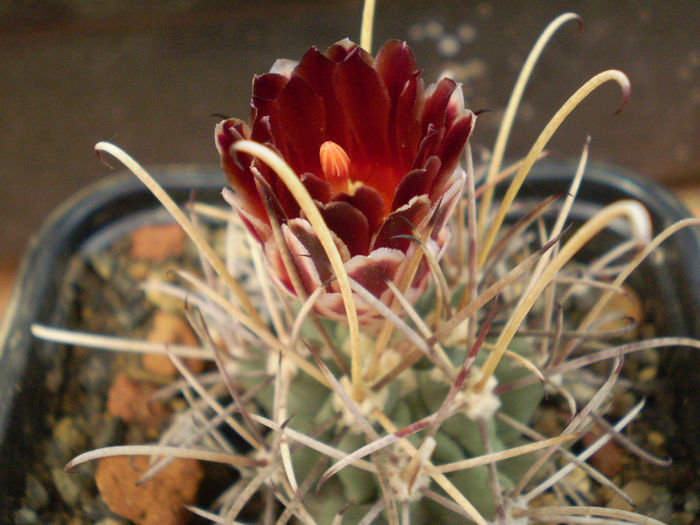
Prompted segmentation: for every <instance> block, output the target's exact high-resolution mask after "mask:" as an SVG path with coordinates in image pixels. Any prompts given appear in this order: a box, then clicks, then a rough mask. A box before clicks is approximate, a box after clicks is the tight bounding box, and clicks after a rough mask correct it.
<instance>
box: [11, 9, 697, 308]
mask: <svg viewBox="0 0 700 525" xmlns="http://www.w3.org/2000/svg"><path fill="white" fill-rule="evenodd" d="M8 4H9V5H8ZM131 5H132V3H129V2H118V1H116V0H114V1H109V0H105V1H100V2H92V1H89V0H53V1H24V2H12V3H7V4H5V3H3V4H0V59H1V60H0V123H1V124H2V126H1V127H0V170H1V171H0V181H1V182H2V191H0V220H1V222H0V309H1V308H2V295H3V294H6V293H7V292H6V290H7V287H8V284H7V283H8V282H11V279H12V268H14V266H15V265H16V262H17V259H18V258H19V256H20V255H21V253H22V251H23V249H24V247H25V245H26V242H27V240H28V238H29V236H30V234H31V232H32V231H33V230H35V229H36V228H37V227H38V225H39V224H40V223H41V221H42V220H43V219H44V218H45V217H46V215H47V214H48V213H49V212H50V211H51V210H52V209H53V208H55V207H56V206H57V205H58V204H59V203H60V202H61V201H63V200H64V199H65V198H66V197H68V196H69V195H71V194H72V193H74V192H75V191H76V190H78V189H80V188H83V187H85V186H86V185H88V184H90V183H91V182H93V181H95V180H96V179H98V178H99V177H101V176H104V175H105V174H107V173H109V170H108V169H106V168H105V167H104V166H102V165H101V164H100V163H99V162H98V161H97V160H96V157H95V156H94V154H93V152H92V147H93V145H94V143H95V142H97V141H98V140H103V139H107V140H110V141H113V142H116V143H117V144H119V145H121V146H122V147H124V148H125V149H126V150H128V151H129V152H131V153H132V154H133V155H134V156H135V157H136V158H138V159H139V160H140V161H141V162H142V163H144V164H146V165H155V164H163V163H215V162H216V161H217V158H216V152H215V149H214V147H213V141H212V130H213V126H214V123H215V119H214V118H212V117H210V116H209V115H210V114H211V113H226V114H230V115H236V116H241V117H245V116H246V115H247V111H248V110H247V108H248V105H247V104H248V102H247V101H248V97H249V91H250V82H251V77H252V75H253V74H255V73H263V72H265V71H266V70H267V69H268V68H269V67H270V65H271V64H272V62H273V61H274V59H275V58H277V57H289V58H299V57H300V56H301V55H302V54H303V52H304V51H305V50H306V48H308V47H309V46H310V45H311V44H316V45H318V46H319V47H320V48H325V47H326V46H328V45H330V44H331V43H333V42H335V41H336V40H339V39H340V38H342V37H345V36H349V37H351V38H353V39H358V38H359V34H358V33H359V25H360V15H361V9H362V6H361V2H360V1H359V0H356V1H350V0H341V1H327V2H321V1H310V0H309V1H279V0H278V1H273V0H267V1H255V2H253V1H232V0H229V1H213V0H212V1H204V0H202V1H196V0H190V1H187V0H178V1H167V0H147V1H143V2H139V3H138V5H139V7H138V9H134V8H131V7H128V6H131ZM133 5H137V4H133ZM567 10H575V11H577V12H578V13H579V14H580V15H581V16H582V17H583V20H584V27H583V31H582V32H581V33H579V34H578V35H577V34H576V29H575V24H569V25H568V26H566V27H564V28H563V29H562V30H561V31H560V33H559V34H558V35H557V36H555V38H554V40H553V42H552V43H551V44H550V46H549V47H548V49H547V50H546V51H545V53H544V56H543V58H542V60H541V63H540V64H539V65H538V66H537V68H536V70H535V75H534V77H533V79H532V81H531V83H530V87H529V89H528V91H527V92H526V95H525V99H524V106H523V112H522V115H521V117H520V118H519V120H518V122H517V125H516V131H515V133H516V135H515V136H514V138H513V139H512V140H511V147H510V149H509V155H510V156H516V155H521V154H523V153H525V152H526V151H527V149H528V148H529V146H530V144H531V143H532V142H533V141H534V139H535V138H536V136H537V134H538V133H539V131H540V130H541V128H542V127H543V126H544V124H545V123H546V121H547V120H548V118H549V117H550V116H551V115H552V114H553V113H554V111H555V110H556V109H557V108H558V107H559V105H560V104H561V103H562V102H563V101H564V100H565V99H566V98H567V97H568V96H569V95H570V94H571V93H572V92H573V91H574V90H575V89H576V88H577V87H578V86H579V85H581V84H582V83H583V82H585V80H587V79H588V78H589V77H591V76H592V75H594V74H595V73H598V72H599V71H602V70H604V69H607V68H611V67H614V68H617V69H621V70H623V71H625V72H626V73H627V74H628V75H629V77H630V79H631V81H632V98H631V100H630V103H629V105H628V107H627V108H626V110H625V111H624V112H623V113H622V114H620V115H617V116H615V117H613V116H612V113H613V112H614V110H615V109H616V107H617V104H618V102H619V90H618V89H617V88H616V87H615V86H612V85H610V86H603V88H602V89H600V91H599V92H598V93H596V94H594V95H593V96H592V97H590V99H588V100H587V101H586V102H585V103H584V104H583V105H582V106H581V107H580V108H578V109H577V110H576V112H575V113H574V114H573V115H572V117H571V118H570V119H569V120H568V121H567V122H566V123H565V125H564V126H563V128H562V129H561V131H560V132H559V133H558V135H557V136H556V138H555V140H554V141H553V142H552V144H551V146H552V147H553V148H554V149H555V150H557V151H558V152H560V153H561V154H562V155H564V156H575V155H577V154H578V152H579V151H580V148H581V146H582V144H583V141H584V139H585V136H586V135H587V134H589V133H590V134H591V135H592V136H593V143H592V148H593V149H592V157H593V158H594V159H598V160H605V161H609V162H613V163H617V164H620V165H623V166H625V167H627V168H631V169H633V170H636V171H638V172H641V173H643V174H645V175H647V176H649V177H652V178H655V179H659V180H663V181H664V182H665V183H667V184H669V185H672V186H674V187H675V188H680V190H679V191H680V193H681V195H684V196H687V195H689V192H691V191H693V190H694V189H695V186H699V185H700V184H699V183H700V148H698V144H699V141H698V137H700V41H698V39H697V34H698V33H700V8H698V7H697V4H696V3H695V2H690V1H667V2H655V1H636V2H631V1H630V2H624V1H621V2H607V1H600V2H596V1H592V2H585V3H580V2H565V1H561V2H506V1H490V2H460V1H453V0H450V1H425V0H420V1H419V0H405V1H391V2H390V1H387V0H384V1H383V0H379V1H378V8H377V24H376V31H375V42H376V43H380V42H381V41H382V40H384V39H386V38H400V39H407V40H408V41H409V43H411V44H412V47H413V49H414V52H415V53H416V55H417V56H418V59H419V61H420V62H421V63H422V64H423V66H424V67H425V70H426V71H425V73H426V76H427V78H428V79H429V80H431V79H434V77H435V75H437V73H438V72H439V71H440V69H441V68H442V67H444V66H445V62H446V60H447V58H446V57H445V55H444V53H441V52H440V46H441V45H442V46H444V45H449V44H450V42H452V43H454V42H457V43H458V44H459V45H458V51H459V52H458V54H457V55H456V56H455V57H454V58H452V59H450V60H452V61H453V62H454V65H453V69H454V68H456V69H457V70H458V71H459V72H460V74H461V75H463V76H464V78H465V93H466V94H467V96H468V102H469V105H470V106H471V107H472V108H473V109H483V108H490V109H493V110H494V111H492V112H490V113H487V114H484V115H483V116H482V118H480V121H479V125H478V129H477V131H476V134H475V137H474V143H475V144H482V145H484V146H490V145H491V144H492V141H493V137H494V134H495V129H496V126H497V124H498V119H499V117H500V111H499V110H502V108H503V106H505V104H506V102H507V98H508V94H509V92H510V89H511V88H512V85H513V84H514V82H515V79H516V76H517V73H518V70H519V67H520V64H521V63H522V61H523V60H524V58H525V57H526V56H527V53H528V52H529V49H530V47H531V45H532V44H533V43H534V41H535V39H536V38H537V36H538V35H539V33H540V32H541V31H542V29H544V27H545V26H546V25H547V23H548V22H549V21H550V20H551V19H553V18H554V17H555V16H556V15H558V14H560V13H562V12H564V11H567ZM430 22H437V25H435V24H433V25H432V26H430V27H432V29H433V30H435V29H436V28H439V27H441V28H442V30H443V32H444V33H443V36H442V38H443V41H442V42H441V40H440V38H430V37H424V38H423V40H422V41H418V39H417V37H418V36H419V35H418V34H419V33H420V32H421V30H422V31H424V32H425V30H427V29H429V28H428V24H429V23H430ZM460 34H461V35H462V40H461V41H460V40H459V38H460V37H459V35H460ZM445 38H446V39H447V40H444V39H445ZM375 48H376V46H375ZM222 182H223V180H222ZM3 283H4V284H3Z"/></svg>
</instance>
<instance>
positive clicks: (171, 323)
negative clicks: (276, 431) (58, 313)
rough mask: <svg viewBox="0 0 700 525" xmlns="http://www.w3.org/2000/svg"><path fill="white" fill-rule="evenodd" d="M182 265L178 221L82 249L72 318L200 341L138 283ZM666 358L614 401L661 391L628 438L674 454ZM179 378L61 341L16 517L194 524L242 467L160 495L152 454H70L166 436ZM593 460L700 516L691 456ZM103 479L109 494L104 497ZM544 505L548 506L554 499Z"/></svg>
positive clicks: (606, 454) (640, 496) (633, 493)
mask: <svg viewBox="0 0 700 525" xmlns="http://www.w3.org/2000/svg"><path fill="white" fill-rule="evenodd" d="M155 241H158V242H157V243H156V242H155ZM175 264H177V265H178V266H179V267H183V266H184V267H196V266H197V264H198V258H197V257H196V253H195V252H193V250H192V249H191V248H190V247H189V246H188V244H187V243H186V241H185V239H184V238H183V237H182V235H181V232H179V228H177V227H174V226H158V227H155V229H154V227H145V228H142V229H140V230H137V232H135V233H133V234H132V235H131V236H130V237H129V238H127V239H123V240H121V241H118V242H116V243H115V244H113V245H112V246H110V247H108V248H107V249H106V250H104V251H101V252H99V253H90V254H78V255H77V256H76V257H75V260H74V261H73V264H72V270H71V272H70V277H69V279H68V280H67V282H66V283H65V286H64V295H65V298H66V300H67V301H70V303H71V304H72V305H74V306H73V308H72V310H71V319H70V324H69V326H70V327H71V328H75V329H79V330H84V331H89V332H95V333H101V334H114V335H119V336H125V335H128V336H129V337H136V338H144V339H150V340H159V341H164V342H191V341H193V338H194V336H193V334H192V333H191V331H190V330H189V327H188V326H187V324H186V323H185V322H184V320H183V319H182V317H181V313H179V310H180V309H181V304H177V302H173V301H172V300H171V301H160V302H159V303H158V304H156V305H154V304H153V303H152V302H151V301H150V300H148V299H147V297H146V295H145V293H144V292H143V291H142V290H141V289H140V288H139V283H141V282H143V281H144V280H145V279H148V278H151V277H156V276H158V277H164V278H165V279H173V278H174V277H173V276H172V274H169V269H170V268H172V267H173V265H175ZM658 363H659V354H658V353H656V352H647V353H644V354H642V355H640V356H637V357H635V358H630V359H628V363H627V364H626V366H625V373H626V375H627V379H629V380H631V383H629V384H630V385H631V389H630V390H628V391H622V390H621V389H616V390H615V392H616V393H615V397H614V399H613V400H612V405H613V406H614V407H615V410H613V415H619V414H621V413H623V412H624V411H625V410H626V409H628V408H629V407H630V406H631V404H633V403H635V402H636V399H638V398H639V397H641V396H651V402H650V403H649V404H648V405H647V407H646V408H645V410H644V412H643V413H642V414H643V417H642V418H641V419H640V420H639V421H638V422H636V423H633V424H632V425H631V426H630V427H629V428H628V431H627V435H628V437H631V438H632V439H633V440H634V441H635V442H636V443H637V444H639V445H641V446H642V448H644V449H645V450H647V451H649V452H650V453H652V454H654V455H656V456H657V457H662V458H665V457H669V456H670V455H671V453H673V454H674V455H676V449H675V448H676V447H679V445H677V444H676V442H677V438H678V435H679V429H678V428H677V426H676V424H675V422H674V421H673V419H671V418H670V416H669V414H668V411H666V410H664V408H663V407H664V406H666V402H667V400H664V399H659V396H656V397H653V394H654V392H655V390H656V387H657V386H658V385H659V384H660V382H661V381H663V378H658V377H657V373H658ZM189 366H190V367H191V368H193V369H200V370H201V367H202V366H203V365H202V363H196V362H192V363H189ZM173 376H174V370H173V369H172V367H171V365H170V363H169V362H168V361H167V360H162V359H158V358H153V357H148V358H145V359H144V358H142V357H141V356H138V355H134V354H115V353H110V352H103V351H99V350H91V349H84V348H77V347H70V348H68V347H60V348H57V350H56V353H55V362H54V365H53V368H52V370H51V371H50V373H49V374H48V375H47V376H46V384H45V387H46V388H47V390H48V391H49V393H50V397H51V401H50V403H49V408H50V411H49V412H48V413H47V415H46V428H48V429H50V433H49V434H48V435H46V436H44V437H43V438H40V442H39V443H38V449H39V451H40V452H39V454H38V456H37V458H36V459H35V461H34V462H33V463H32V464H31V465H29V469H28V473H27V477H26V485H25V491H24V494H25V495H24V498H23V499H22V505H21V507H20V508H18V509H17V510H16V511H15V513H14V519H15V522H16V523H19V524H30V523H42V524H47V525H49V524H82V523H96V524H99V525H125V524H127V523H130V522H129V521H128V520H127V519H126V518H124V517H121V516H119V515H117V514H116V513H115V512H119V513H121V514H122V516H124V515H127V516H129V517H130V518H131V519H134V520H136V522H137V523H144V524H151V523H154V524H156V523H157V524H159V525H169V524H173V525H175V524H180V523H185V522H186V521H187V519H188V517H189V515H188V513H182V512H174V513H173V510H172V509H173V508H179V507H180V506H181V504H182V503H183V502H194V501H196V502H197V503H198V504H201V505H204V506H206V505H207V504H208V503H209V502H211V501H212V498H213V497H215V496H216V495H217V494H218V493H219V491H221V490H222V489H223V488H224V487H225V484H226V483H230V482H231V481H232V480H233V479H234V478H233V476H234V474H233V473H232V472H231V471H229V470H227V469H222V468H220V467H216V466H211V465H207V466H206V468H205V466H203V465H200V464H198V463H195V462H185V463H180V464H177V465H175V466H174V468H173V470H175V471H178V473H177V474H175V475H176V476H181V478H182V479H184V480H186V481H185V482H178V483H170V484H169V485H171V486H173V487H174V488H173V490H168V489H167V488H166V487H165V485H166V483H164V482H158V481H156V482H155V483H160V484H159V488H160V490H159V492H158V496H157V497H155V496H154V495H153V494H152V493H149V490H148V487H141V488H140V490H138V491H137V492H138V493H139V494H140V495H141V496H140V500H139V498H138V497H136V496H135V495H134V494H133V493H131V492H128V493H127V492H125V491H126V490H127V489H125V487H127V486H129V484H131V485H133V481H134V479H135V478H134V476H133V475H132V474H133V473H134V472H138V471H139V470H141V469H143V465H142V464H141V463H139V462H138V461H141V460H138V461H133V460H131V459H129V458H126V459H123V458H122V459H119V460H110V461H102V462H89V463H87V464H85V465H82V466H80V467H78V468H77V469H75V470H74V471H72V472H70V473H66V472H65V471H64V466H65V464H66V463H67V462H68V461H69V460H70V459H72V458H73V457H75V456H76V455H78V454H80V453H82V452H84V451H86V450H91V449H94V448H98V447H103V446H108V445H121V444H126V443H134V444H135V443H143V442H146V441H152V440H154V439H156V438H157V436H158V433H159V431H160V430H161V429H162V428H163V426H164V424H165V422H166V421H167V419H168V418H169V417H170V415H171V414H172V413H173V412H174V411H177V410H178V407H180V406H183V404H182V403H183V402H182V400H181V399H173V400H171V401H169V402H167V403H155V402H153V400H152V399H151V395H152V393H153V392H154V391H156V390H157V388H158V387H159V386H162V385H163V384H165V383H167V382H168V381H170V380H171V378H172V377H173ZM617 412H619V414H617ZM567 418H568V410H567V409H566V406H565V405H563V404H560V403H559V402H557V401H556V400H554V401H551V402H550V403H549V404H548V405H547V406H546V407H545V408H543V409H542V410H541V411H540V412H539V413H538V415H537V417H536V421H535V427H536V428H537V429H539V430H541V431H543V432H545V431H546V429H547V428H548V427H550V426H551V425H557V426H560V425H561V424H562V423H565V422H566V420H567ZM662 432H663V433H662ZM594 439H595V436H594V435H591V436H587V437H586V438H585V442H587V443H588V442H590V441H592V440H594ZM592 463H593V464H594V465H595V466H596V467H597V468H599V469H600V470H601V471H603V472H604V473H605V474H606V475H608V476H609V477H610V478H611V479H613V480H614V481H615V482H616V483H617V484H618V486H620V487H623V488H624V489H625V490H626V491H627V493H628V494H629V496H630V497H631V498H632V500H633V501H635V503H637V506H636V508H635V509H634V510H636V511H637V512H639V513H641V514H644V515H648V516H653V517H656V518H657V519H660V520H662V521H664V522H667V523H674V524H683V525H690V524H692V523H700V498H699V497H698V494H700V484H699V482H698V475H697V472H695V471H694V470H693V465H692V463H691V461H690V459H689V458H686V459H682V460H680V461H674V463H673V464H672V465H671V466H670V467H658V466H653V465H650V464H649V463H647V462H644V461H640V460H639V459H638V458H637V457H635V456H633V455H631V454H630V453H629V452H628V451H626V450H625V449H623V448H622V447H620V446H619V445H618V444H616V443H612V442H611V443H609V444H608V445H607V446H606V447H604V448H603V449H602V450H601V451H600V452H598V453H597V454H596V456H595V457H594V458H592ZM134 468H136V470H134ZM96 475H97V479H98V481H97V483H96V482H95V476H96ZM577 476H578V477H577ZM128 477H130V480H129V481H128V482H127V478H128ZM200 480H201V483H200ZM571 481H572V482H574V484H575V486H576V488H577V491H578V493H579V495H580V497H581V498H582V499H583V500H588V501H590V502H593V503H594V504H599V505H603V506H605V505H609V506H615V507H618V508H624V509H628V510H629V509H631V507H630V506H629V505H628V504H626V503H625V502H623V501H621V500H619V498H617V497H614V495H613V494H612V493H611V492H610V491H609V490H607V489H603V488H601V487H600V486H599V485H597V484H596V483H593V482H591V481H590V480H589V479H588V478H585V477H581V476H579V474H578V473H576V472H574V473H572V475H571ZM98 485H99V486H100V487H101V488H102V490H103V491H104V494H103V495H102V496H100V493H99V491H98V489H97V486H98ZM215 487H218V488H215ZM129 490H130V489H129ZM132 498H135V499H132ZM126 500H129V501H137V502H138V501H140V502H138V503H134V504H130V505H129V504H127V505H126V507H127V508H126V509H125V501H126ZM542 503H543V504H544V503H546V497H545V498H544V499H543V501H542ZM110 508H111V510H110Z"/></svg>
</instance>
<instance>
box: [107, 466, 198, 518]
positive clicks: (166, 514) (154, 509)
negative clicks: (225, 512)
mask: <svg viewBox="0 0 700 525" xmlns="http://www.w3.org/2000/svg"><path fill="white" fill-rule="evenodd" d="M147 469H148V458H147V457H145V456H134V457H127V456H117V457H110V458H104V459H101V460H100V462H99V465H98V467H97V472H96V474H95V481H96V482H97V487H98V488H99V490H100V494H101V495H102V499H104V501H105V503H107V505H108V506H109V508H110V510H111V511H112V512H114V513H115V514H118V515H120V516H123V517H125V518H127V519H130V520H131V521H133V522H134V523H136V524H137V525H184V523H186V521H187V517H188V511H187V510H186V509H185V508H184V505H186V504H191V503H194V500H195V496H196V494H197V489H198V488H199V483H200V481H201V480H202V477H203V475H204V469H203V467H202V466H201V464H200V463H199V462H198V461H195V460H192V459H181V458H178V459H175V460H173V461H172V462H171V463H170V464H169V465H168V466H167V467H166V468H165V469H163V470H162V471H161V472H159V473H158V474H157V475H156V476H155V477H153V478H152V479H150V480H148V481H147V482H145V483H142V484H141V485H136V482H137V481H138V480H139V479H140V478H141V476H142V475H143V473H144V472H145V471H146V470H147Z"/></svg>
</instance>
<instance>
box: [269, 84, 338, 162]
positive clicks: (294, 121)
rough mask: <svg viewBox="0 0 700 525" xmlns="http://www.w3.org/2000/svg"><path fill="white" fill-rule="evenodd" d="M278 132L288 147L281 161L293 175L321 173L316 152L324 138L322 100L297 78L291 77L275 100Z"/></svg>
mask: <svg viewBox="0 0 700 525" xmlns="http://www.w3.org/2000/svg"><path fill="white" fill-rule="evenodd" d="M277 104H278V106H279V116H280V128H281V129H282V130H284V136H283V137H278V140H284V141H286V142H287V144H288V145H289V150H288V151H289V154H288V156H287V157H285V159H286V160H287V162H289V164H290V165H291V167H292V168H293V169H294V170H295V171H296V172H297V173H303V172H305V171H309V172H312V173H321V164H320V161H319V156H318V151H319V148H320V147H321V144H323V142H324V140H325V135H326V108H325V107H324V105H323V98H322V97H321V96H320V95H318V94H317V93H316V92H315V91H314V90H313V89H312V88H311V86H310V85H309V84H308V82H306V80H304V79H303V78H301V77H299V76H296V75H295V76H292V78H291V79H290V80H289V82H288V83H287V85H286V86H285V87H284V89H283V90H282V92H281V93H280V95H279V97H278V98H277Z"/></svg>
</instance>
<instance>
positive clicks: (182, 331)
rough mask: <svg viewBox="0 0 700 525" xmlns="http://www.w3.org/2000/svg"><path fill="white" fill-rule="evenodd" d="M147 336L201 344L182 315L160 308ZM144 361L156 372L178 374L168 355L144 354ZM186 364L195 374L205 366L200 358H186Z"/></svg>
mask: <svg viewBox="0 0 700 525" xmlns="http://www.w3.org/2000/svg"><path fill="white" fill-rule="evenodd" d="M147 338H148V340H149V341H154V342H159V343H168V344H180V345H187V346H198V345H199V341H198V340H197V337H196V336H195V335H194V333H193V332H192V329H191V328H190V326H189V325H188V324H187V323H186V322H185V321H184V320H183V319H182V318H181V317H179V316H177V315H174V314H169V313H166V312H163V311H160V310H158V311H156V313H155V315H154V316H153V327H152V328H151V331H150V332H149V334H148V337H147ZM142 363H143V367H144V368H145V369H146V370H150V371H151V372H155V373H156V374H160V375H165V376H168V377H175V376H177V369H176V368H175V365H173V364H172V362H171V361H170V358H169V357H168V356H167V355H163V354H144V356H143V357H142ZM185 364H186V365H187V367H188V368H189V369H190V371H192V373H194V374H198V373H200V372H201V371H202V370H203V368H204V363H203V362H202V361H201V360H199V359H186V360H185Z"/></svg>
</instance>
